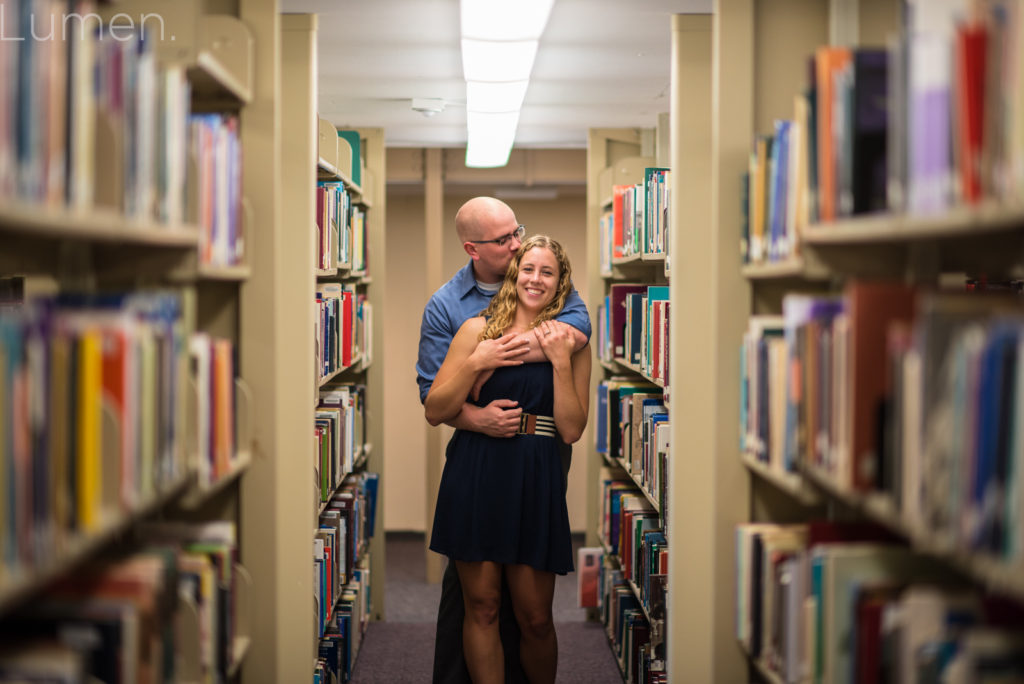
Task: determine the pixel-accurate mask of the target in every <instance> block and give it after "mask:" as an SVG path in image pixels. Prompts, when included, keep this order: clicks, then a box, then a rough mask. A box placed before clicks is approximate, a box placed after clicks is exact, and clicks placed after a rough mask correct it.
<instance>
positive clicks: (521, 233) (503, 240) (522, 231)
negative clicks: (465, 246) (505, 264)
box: [469, 223, 526, 247]
mask: <svg viewBox="0 0 1024 684" xmlns="http://www.w3.org/2000/svg"><path fill="white" fill-rule="evenodd" d="M524 237H526V226H524V225H523V224H521V223H520V224H519V225H518V226H517V227H516V229H515V230H513V231H512V232H511V233H509V234H508V235H502V236H501V237H500V238H494V239H493V240H470V241H469V242H472V243H473V244H474V245H486V244H487V243H489V242H493V243H494V244H496V245H498V246H499V247H504V246H505V245H507V244H508V241H509V240H511V239H513V238H515V239H516V240H518V241H519V242H522V241H523V238H524Z"/></svg>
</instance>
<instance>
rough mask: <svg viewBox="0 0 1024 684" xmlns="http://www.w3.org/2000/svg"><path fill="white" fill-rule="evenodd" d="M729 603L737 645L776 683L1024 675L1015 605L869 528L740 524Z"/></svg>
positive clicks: (1023, 646)
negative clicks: (733, 605)
mask: <svg viewBox="0 0 1024 684" xmlns="http://www.w3.org/2000/svg"><path fill="white" fill-rule="evenodd" d="M736 596H737V602H736V637H737V639H738V641H739V642H740V644H741V645H742V646H743V648H744V649H745V650H746V652H747V653H748V654H749V655H750V657H751V658H753V659H755V660H756V661H758V662H759V663H760V665H761V666H762V667H763V668H765V669H767V670H769V671H770V672H772V673H773V674H774V675H775V676H776V677H777V678H778V679H779V680H780V681H783V682H787V683H789V682H794V683H795V682H806V681H810V682H816V683H819V682H831V683H833V684H844V683H851V684H854V683H855V684H860V683H862V682H864V683H867V682H879V681H891V682H915V681H963V682H968V681H985V678H986V677H987V676H992V675H993V674H994V673H995V672H998V673H999V677H1001V678H1003V679H1004V680H1005V681H1011V680H1014V679H1019V678H1020V677H1021V676H1022V675H1024V665H1022V663H1024V658H1022V656H1024V642H1022V641H1021V640H1020V634H1019V631H1018V630H1019V624H1020V620H1021V608H1020V607H1019V606H1014V605H1012V604H1009V603H1007V601H1006V600H1005V599H1004V598H1002V597H998V596H990V595H983V594H980V593H979V592H977V591H976V590H972V589H970V588H967V587H965V586H964V585H963V584H962V582H961V581H960V579H959V578H958V577H957V576H955V575H954V574H953V573H952V572H950V571H949V570H948V569H947V568H946V567H945V566H944V565H943V564H941V563H935V562H934V560H932V559H930V558H929V557H927V556H921V555H917V554H915V553H914V552H913V551H911V550H910V549H908V548H907V547H906V546H904V545H902V544H901V543H900V542H899V540H897V539H895V538H893V537H891V536H889V535H887V533H885V532H884V531H883V530H881V529H879V528H876V527H872V526H870V525H865V524H858V523H841V522H818V521H816V522H811V523H808V524H799V525H776V524H771V523H751V524H746V525H740V526H738V527H737V529H736ZM979 677H980V679H979Z"/></svg>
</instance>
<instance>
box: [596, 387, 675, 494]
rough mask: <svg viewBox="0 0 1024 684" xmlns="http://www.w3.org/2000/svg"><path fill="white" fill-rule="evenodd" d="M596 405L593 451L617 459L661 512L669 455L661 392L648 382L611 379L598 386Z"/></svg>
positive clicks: (667, 421)
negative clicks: (595, 432)
mask: <svg viewBox="0 0 1024 684" xmlns="http://www.w3.org/2000/svg"><path fill="white" fill-rule="evenodd" d="M596 405H597V435H596V439H597V442H596V444H595V450H596V451H597V452H598V453H599V454H603V455H605V456H606V457H608V458H611V459H618V460H619V463H620V464H621V466H622V467H623V468H624V469H625V471H626V472H627V473H629V474H630V475H631V476H632V478H633V480H634V481H635V482H636V484H637V485H638V486H639V487H640V488H641V489H642V490H643V491H644V493H645V494H646V496H647V497H648V498H649V499H651V501H652V502H654V503H655V505H657V506H658V507H659V510H661V508H660V507H661V506H662V505H664V502H665V494H666V483H667V478H666V468H667V463H668V454H669V441H668V432H669V414H668V409H667V408H666V407H665V403H664V401H663V395H662V392H661V390H660V389H659V388H657V387H655V386H652V385H650V384H649V383H645V382H637V381H635V380H631V379H626V378H621V377H613V378H609V379H606V380H602V381H601V382H600V383H599V384H598V387H597V402H596ZM613 421H614V422H613Z"/></svg>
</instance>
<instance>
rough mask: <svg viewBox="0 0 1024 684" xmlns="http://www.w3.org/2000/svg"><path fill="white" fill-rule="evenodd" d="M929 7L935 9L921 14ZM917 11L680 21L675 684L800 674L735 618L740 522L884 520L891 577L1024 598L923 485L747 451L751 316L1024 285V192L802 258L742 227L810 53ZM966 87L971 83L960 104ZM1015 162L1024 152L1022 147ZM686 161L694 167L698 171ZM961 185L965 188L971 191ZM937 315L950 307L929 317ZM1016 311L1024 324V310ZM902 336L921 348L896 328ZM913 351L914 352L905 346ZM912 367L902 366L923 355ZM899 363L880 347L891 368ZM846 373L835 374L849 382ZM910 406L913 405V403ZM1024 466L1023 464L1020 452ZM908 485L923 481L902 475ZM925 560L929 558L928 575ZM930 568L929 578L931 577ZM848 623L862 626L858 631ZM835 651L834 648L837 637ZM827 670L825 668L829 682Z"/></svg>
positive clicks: (839, 228)
mask: <svg viewBox="0 0 1024 684" xmlns="http://www.w3.org/2000/svg"><path fill="white" fill-rule="evenodd" d="M917 9H918V10H919V11H922V12H923V11H925V10H924V9H923V5H922V6H921V7H918V8H917ZM902 16H903V14H902V3H899V2H888V1H878V2H867V1H861V2H856V1H849V2H843V1H836V2H830V3H821V2H815V1H813V0H811V1H805V0H791V1H785V2H770V3H769V2H758V1H749V2H718V3H716V4H715V8H714V13H713V15H712V17H711V18H710V20H709V22H708V24H707V28H706V29H704V30H700V32H699V35H700V36H701V38H698V37H697V36H696V35H694V33H693V32H692V30H691V29H692V27H691V26H690V25H688V22H689V21H690V20H691V19H690V18H685V17H675V18H674V19H673V63H672V69H673V76H672V107H671V109H672V111H671V120H672V126H671V128H672V136H671V146H672V153H671V158H672V161H671V167H672V169H673V179H672V204H673V208H674V211H673V212H672V230H671V238H672V243H671V256H670V258H671V275H670V278H669V284H670V296H671V303H672V304H671V305H672V316H671V326H672V329H671V340H672V356H671V358H672V364H671V373H670V378H669V380H670V383H669V384H670V387H671V388H672V394H671V415H672V419H671V423H670V424H671V428H672V431H671V435H670V441H671V456H670V465H669V515H670V518H669V521H668V525H669V529H670V530H671V548H672V553H671V554H670V580H669V590H668V602H669V606H668V627H667V634H668V638H669V640H670V641H669V646H668V648H667V652H668V653H669V654H670V657H669V659H668V672H669V677H670V680H672V681H675V680H680V681H745V680H747V679H749V678H750V677H754V678H756V679H758V680H766V681H772V682H775V681H785V680H784V678H783V677H782V676H780V675H779V674H778V672H776V671H774V670H772V669H771V668H770V667H769V666H767V665H766V664H765V663H764V662H759V661H755V660H753V659H748V657H747V655H746V654H745V652H744V647H743V645H742V644H741V643H740V642H739V641H738V638H737V630H738V624H737V617H739V620H740V622H742V621H743V620H744V616H743V615H739V616H738V614H737V609H738V608H743V607H744V606H743V605H738V603H739V602H743V601H747V600H750V599H749V597H747V596H740V595H739V594H740V592H739V591H738V589H737V573H738V570H737V567H738V566H739V565H741V561H740V559H739V558H738V557H737V547H736V545H737V535H736V527H737V525H738V524H740V523H748V522H756V523H767V524H772V525H776V524H777V525H787V524H790V523H797V524H805V523H808V522H809V521H814V520H825V521H827V522H826V523H825V524H826V525H832V524H836V523H844V522H857V523H861V522H870V523H874V524H875V525H878V526H880V527H881V528H884V529H886V530H888V532H889V533H890V534H891V535H894V536H895V537H896V538H898V539H901V540H902V543H901V544H900V546H901V548H902V549H903V550H901V551H900V552H899V554H904V553H907V554H909V555H898V554H896V555H894V556H893V557H894V558H900V559H902V560H900V561H898V565H897V566H895V567H894V568H893V570H894V571H895V573H896V574H893V575H889V576H890V577H903V576H904V574H903V573H910V572H911V569H912V568H917V571H916V572H918V574H917V575H916V576H918V577H924V576H930V577H932V578H935V577H936V576H941V577H942V579H943V581H949V576H950V575H956V576H959V578H960V580H961V582H960V586H961V587H966V588H968V589H970V590H972V591H979V590H980V591H982V592H988V593H990V595H991V596H994V597H995V598H996V600H997V601H1002V602H1003V605H1005V602H1006V597H1010V598H1016V599H1017V600H1018V601H1019V599H1020V597H1021V596H1022V593H1024V592H1022V589H1024V587H1022V586H1021V584H1020V582H1019V570H1018V569H1017V568H1018V564H1019V561H1013V560H1010V561H1009V562H1008V561H1006V560H1005V559H1000V558H999V557H998V554H993V553H991V552H984V551H980V550H978V548H977V547H972V546H968V545H965V540H964V539H962V538H961V539H960V540H959V542H958V541H956V540H955V538H956V536H957V535H956V534H953V535H950V534H948V531H947V534H941V532H942V531H943V530H941V528H940V529H939V530H938V531H936V530H935V529H932V528H931V527H930V525H928V524H927V523H925V524H922V521H923V520H928V518H922V517H921V515H922V513H921V511H920V510H917V509H916V508H915V502H914V501H913V499H912V498H911V499H907V498H906V497H907V496H908V494H907V492H908V491H910V492H912V491H913V488H911V489H910V490H906V489H905V490H904V491H903V497H904V500H903V501H902V502H900V501H899V500H898V498H897V497H894V496H892V495H891V494H888V493H886V492H885V491H883V490H881V489H879V488H876V487H865V486H864V485H863V484H859V485H855V486H851V485H850V484H846V483H844V482H843V481H842V478H843V477H852V478H854V481H855V482H856V478H858V477H863V473H858V472H853V473H852V474H850V473H846V474H845V475H844V474H843V473H838V475H839V478H840V479H837V477H836V475H837V473H836V472H833V473H829V472H827V471H825V470H823V469H822V467H821V466H820V465H819V464H816V463H802V464H800V465H797V466H796V468H794V469H793V470H791V471H789V472H785V473H779V472H777V471H775V470H773V466H767V465H766V464H764V463H762V462H760V461H758V459H757V458H752V457H751V456H749V455H747V454H744V453H743V446H742V445H741V434H740V425H741V419H743V416H741V408H740V407H741V392H743V391H745V390H744V389H743V388H744V387H745V385H744V377H745V376H744V375H743V370H742V368H741V362H740V350H741V349H742V347H743V344H744V333H745V332H746V330H747V328H748V325H749V324H750V323H751V320H752V317H754V316H757V317H760V316H764V315H774V316H779V315H780V314H781V313H782V310H783V309H782V303H783V298H784V297H785V296H786V295H788V294H793V293H799V294H805V295H821V294H826V295H832V296H835V297H839V296H841V295H843V294H844V293H848V292H850V291H851V290H848V288H850V287H851V284H855V283H857V282H859V281H864V280H868V279H894V280H897V281H901V282H904V283H908V284H912V285H916V286H918V287H919V288H920V287H923V288H935V289H938V288H940V287H943V286H945V287H948V286H949V285H950V284H952V285H953V286H955V287H959V288H960V289H963V288H964V284H965V276H978V277H979V278H980V277H982V276H985V275H988V276H992V277H999V276H1004V277H1010V278H1014V277H1019V268H1020V259H1019V255H1020V248H1019V245H1020V240H1021V235H1020V226H1021V225H1022V224H1024V218H1022V216H1021V214H1020V209H1019V201H1018V200H1015V199H1014V197H1018V196H1019V194H1018V195H1014V192H1013V191H1010V192H1008V193H1006V194H1004V195H1003V196H1002V197H1001V198H1000V197H997V196H995V195H996V194H998V193H996V194H994V195H993V196H987V195H986V196H983V197H982V198H981V199H980V200H979V201H976V202H975V203H973V204H972V203H965V204H961V203H958V202H956V201H954V202H952V203H951V204H950V205H949V206H948V207H947V208H944V209H939V210H938V211H935V212H933V213H931V214H926V215H921V214H917V215H911V214H905V213H901V212H894V211H891V210H890V211H888V212H878V213H874V214H867V215H864V216H853V217H846V218H840V219H837V220H833V221H829V222H820V223H811V224H810V225H808V226H806V227H804V228H803V232H802V233H801V234H800V236H799V241H800V247H799V256H794V257H789V258H780V259H773V260H766V262H765V263H757V264H754V263H751V264H744V263H743V259H742V257H741V254H742V251H743V246H744V245H746V244H748V243H746V240H747V239H748V235H747V233H746V232H745V229H746V226H748V225H750V224H749V223H748V222H749V221H752V220H753V219H752V217H751V216H749V215H748V214H747V212H746V211H745V209H744V205H745V200H744V185H743V178H744V175H745V174H746V173H747V172H748V170H749V169H750V162H751V154H752V150H754V149H755V146H754V141H755V136H758V135H764V134H770V133H772V132H773V130H777V129H775V126H776V121H777V120H780V119H791V118H793V117H794V96H796V95H799V94H800V93H801V92H802V91H803V90H804V89H805V88H806V87H807V79H808V58H809V57H810V56H811V55H813V54H814V53H815V51H816V50H817V49H818V48H819V47H821V46H825V45H839V46H849V47H856V46H869V47H881V48H885V47H887V45H889V43H888V41H887V39H888V37H889V36H891V35H893V34H895V33H897V32H899V30H900V29H901V23H900V22H901V19H902ZM1017 25H1018V26H1019V22H1018V24H1017ZM1018 35H1019V34H1018ZM952 52H953V51H948V52H946V53H945V54H951V53H952ZM956 87H961V86H956ZM962 94H963V91H958V96H959V97H962ZM1010 95H1011V97H1010V98H1007V99H1006V100H1005V101H1007V102H1013V101H1018V100H1019V96H1018V94H1017V93H1015V92H1012V91H1011V93H1010ZM953 101H954V102H957V101H959V100H956V99H954V100H953ZM986 102H987V101H986ZM958 116H960V115H958ZM961 123H962V122H961ZM986 125H988V124H986ZM987 130H989V134H992V133H991V129H987ZM954 134H959V133H958V132H957V131H955V130H954ZM897 142H899V141H897ZM890 149H892V148H890ZM1008 153H1009V154H1011V155H1015V157H1014V158H1019V155H1020V150H1019V149H1012V150H1009V151H1008ZM985 159H986V161H983V162H982V164H983V166H982V172H981V173H982V177H983V179H984V178H985V177H986V176H985V174H986V173H987V172H988V171H989V170H991V169H992V167H988V168H986V167H985V166H984V164H988V163H991V162H989V161H987V159H988V158H985ZM956 160H957V157H954V163H955V162H956ZM687 167H689V168H690V169H691V171H690V172H685V171H683V170H684V169H686V168H687ZM953 169H954V173H960V172H961V171H960V169H959V167H953ZM1015 182H1019V181H1015ZM951 187H952V188H953V192H964V190H963V188H962V187H961V186H958V185H957V184H954V185H952V186H951ZM904 189H906V188H904ZM1017 192H1018V193H1019V190H1018V191H1017ZM961 201H962V200H961ZM684 208H685V209H684ZM591 218H592V220H591V225H592V226H594V225H595V223H594V220H593V217H591ZM592 263H596V262H594V261H592ZM592 287H593V284H592ZM848 296H849V295H848ZM972 296H973V295H972ZM919 301H925V302H927V301H928V300H925V299H921V300H919ZM975 302H976V303H973V304H967V305H966V311H967V314H966V315H967V316H977V317H979V318H984V317H985V316H986V315H988V314H987V313H985V312H987V311H990V309H988V308H987V307H989V306H991V305H990V304H982V303H981V302H982V300H975ZM932 306H937V305H934V304H933V305H932ZM935 310H940V311H941V309H931V310H930V311H935ZM1011 310H1012V311H1013V312H1014V313H1013V316H1016V317H1019V312H1020V305H1019V303H1015V304H1012V305H1011ZM851 339H852V338H851ZM893 339H894V340H901V339H902V340H906V339H907V338H905V337H899V333H896V336H895V337H894V338H893ZM910 339H913V338H910ZM906 343H907V342H904V344H906ZM873 344H876V345H877V342H876V343H873ZM896 349H900V348H899V347H896ZM911 351H913V347H912V346H911ZM889 353H890V354H892V353H893V352H892V350H890V352H889ZM900 353H903V354H906V349H905V348H904V351H902V352H900ZM851 358H852V357H851ZM899 358H900V359H902V360H903V361H902V362H903V363H906V359H907V358H910V359H911V361H912V360H913V357H912V356H911V357H906V356H903V357H899ZM892 362H893V358H892V357H887V356H885V354H884V353H883V354H882V356H881V357H880V361H879V368H878V369H877V372H881V366H885V365H886V364H887V363H892ZM848 368H849V367H848V366H843V367H842V369H840V370H839V371H837V372H838V373H840V374H843V373H848V372H852V371H849V370H848ZM913 368H914V366H913V365H904V366H902V373H904V375H902V376H900V377H901V378H902V379H901V380H900V382H910V381H908V380H907V379H906V378H913V377H914V376H913V375H912V371H913ZM907 373H910V375H906V374H907ZM836 377H837V378H838V377H840V376H839V375H837V376H836ZM851 377H852V376H851ZM750 381H751V382H752V380H750ZM918 382H919V381H918ZM915 387H919V385H914V384H909V385H904V389H907V388H909V390H911V391H912V390H913V389H914V388H915ZM684 388H685V389H684ZM742 398H743V399H744V401H749V397H745V396H744V397H742ZM851 401H852V400H851ZM904 401H906V400H905V399H904ZM925 401H926V400H925ZM837 405H838V406H843V404H842V403H839V404H837ZM908 405H909V406H911V408H912V407H913V404H906V403H904V404H901V406H903V407H906V406H908ZM925 405H927V404H925ZM847 406H852V404H849V405H847ZM848 410H849V411H850V413H849V414H846V418H842V417H840V418H839V420H840V421H843V420H849V421H850V422H851V423H852V422H853V421H854V420H855V418H854V413H853V411H854V409H853V408H849V409H848ZM913 410H916V409H913V408H912V411H913ZM908 415H909V416H910V417H911V418H912V417H913V416H914V415H918V416H919V418H918V419H919V420H921V421H923V422H922V423H921V424H922V425H924V424H927V423H928V421H929V420H932V419H934V417H933V416H929V415H928V412H927V410H926V409H925V410H922V411H921V413H919V414H915V413H913V412H912V413H911V414H908ZM746 419H747V420H750V418H749V416H747V417H746ZM905 419H906V418H901V419H900V420H905ZM909 424H910V423H908V425H909ZM843 429H845V428H843ZM857 429H859V428H857ZM908 430H909V428H908ZM909 431H910V432H912V433H913V432H914V431H913V430H909ZM841 434H842V433H841ZM834 438H835V436H834V435H830V439H834ZM901 439H902V441H901V442H898V443H897V446H896V447H895V451H894V452H892V453H895V454H896V455H897V457H898V458H899V459H900V460H899V461H898V464H899V465H898V466H897V467H900V468H903V467H906V466H904V465H902V464H904V463H919V464H921V465H919V466H918V467H920V468H922V469H923V470H921V471H920V472H919V473H918V475H917V476H916V478H918V479H916V480H914V482H918V481H920V482H921V483H922V484H923V486H924V487H925V488H927V487H928V486H934V483H929V481H928V474H927V468H925V465H924V464H923V463H922V462H921V461H920V460H919V459H921V458H924V457H925V456H926V455H927V452H926V451H922V449H921V444H915V442H914V438H913V434H912V435H911V437H910V438H909V440H908V437H907V435H906V434H903V435H901ZM922 439H923V437H922ZM748 444H749V442H748ZM814 448H815V449H818V448H819V447H814ZM839 448H840V449H842V443H840V447H839ZM886 448H892V447H886ZM834 453H842V452H841V451H840V452H834ZM886 453H888V452H886ZM1011 458H1013V459H1014V463H1016V461H1017V460H1019V455H1018V454H1012V455H1011ZM832 467H833V468H835V466H832ZM928 467H929V468H932V469H934V468H935V467H937V466H936V465H935V463H932V464H931V465H930V466H928ZM972 467H973V466H972ZM961 472H963V471H961ZM900 477H913V475H912V472H911V471H905V472H904V471H900ZM914 482H912V483H911V484H913V483H914ZM1013 486H1014V487H1019V484H1014V485H1013ZM1014 495H1016V494H1015V493H1011V496H1014ZM911 496H916V494H912V495H911ZM908 502H909V503H908ZM860 529H863V527H861V528H860ZM752 534H757V532H752ZM801 534H802V533H801ZM871 534H874V533H873V532H872V533H871ZM950 537H953V539H952V540H951V538H950ZM823 553H826V554H827V553H828V552H827V551H825V552H823ZM912 558H913V559H916V558H924V559H925V561H924V563H923V565H917V564H916V563H919V561H917V560H912ZM825 562H828V561H825ZM744 567H746V568H747V569H748V571H749V566H744ZM922 568H926V569H927V573H932V574H927V575H926V574H925V573H922V572H921V570H922ZM765 591H767V589H766V590H765ZM766 600H768V599H766ZM746 608H748V609H749V605H747V606H746ZM897 619H902V620H906V619H908V618H907V617H906V616H905V615H904V617H899V618H897ZM1010 626H1011V627H1012V628H1019V620H1017V621H1014V620H1012V619H1011V621H1010ZM826 629H834V628H831V627H826ZM839 629H841V630H851V629H853V625H852V623H847V624H845V625H842V626H840V628H839ZM817 638H819V639H820V638H821V636H820V635H819V636H818V637H817ZM828 638H829V639H832V640H834V639H835V638H836V636H835V634H832V635H830V636H829V637H828ZM827 643H828V644H829V645H827V646H826V648H829V647H831V646H830V645H831V644H832V643H833V641H829V642H827ZM827 657H830V656H827ZM843 657H849V656H843ZM835 662H836V661H833V664H832V665H831V666H832V667H834V666H835ZM830 677H831V674H829V672H828V671H826V674H825V681H830V679H829V678H830ZM836 681H843V679H842V678H839V679H837V680H836Z"/></svg>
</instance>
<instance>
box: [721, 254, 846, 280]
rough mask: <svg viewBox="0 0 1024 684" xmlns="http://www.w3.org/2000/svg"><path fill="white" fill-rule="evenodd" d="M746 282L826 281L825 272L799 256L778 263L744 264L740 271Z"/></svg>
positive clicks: (826, 274)
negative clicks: (794, 279)
mask: <svg viewBox="0 0 1024 684" xmlns="http://www.w3.org/2000/svg"><path fill="white" fill-rule="evenodd" d="M740 272H741V273H742V274H743V277H744V278H746V279H747V280H785V279H787V278H802V279H804V280H811V279H827V278H828V277H829V275H828V273H827V271H825V270H823V269H816V268H814V267H813V266H812V265H811V262H810V261H809V260H807V259H805V258H804V257H802V256H800V255H795V256H789V257H787V258H785V259H780V260H778V261H764V262H759V263H748V264H744V265H743V267H742V268H741V269H740Z"/></svg>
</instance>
